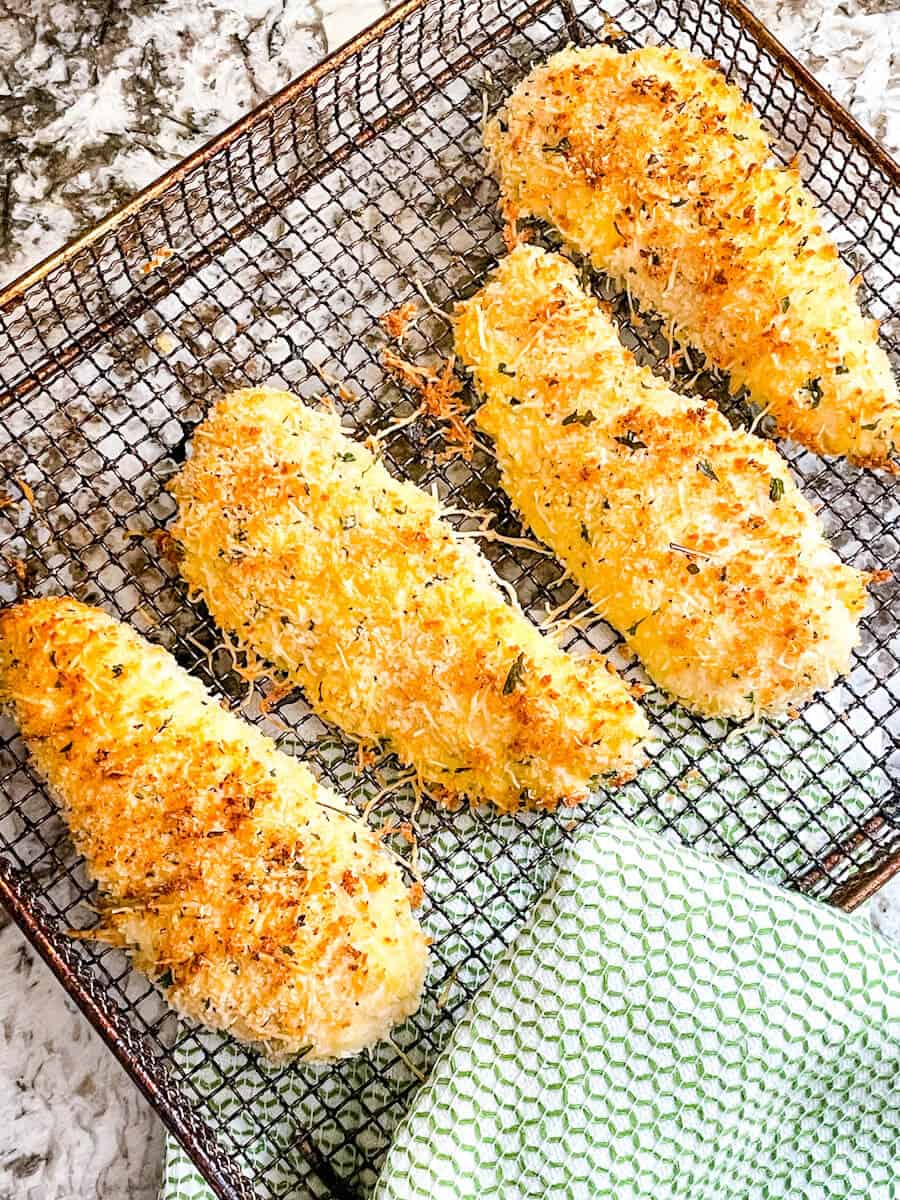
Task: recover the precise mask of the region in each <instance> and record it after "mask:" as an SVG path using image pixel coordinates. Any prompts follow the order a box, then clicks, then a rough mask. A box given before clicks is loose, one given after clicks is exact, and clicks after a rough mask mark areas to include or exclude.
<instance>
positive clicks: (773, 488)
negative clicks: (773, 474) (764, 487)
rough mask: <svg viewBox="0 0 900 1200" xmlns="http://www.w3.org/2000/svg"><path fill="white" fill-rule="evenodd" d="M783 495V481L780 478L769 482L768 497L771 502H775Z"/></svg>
mask: <svg viewBox="0 0 900 1200" xmlns="http://www.w3.org/2000/svg"><path fill="white" fill-rule="evenodd" d="M783 495H784V481H783V480H781V479H773V480H772V482H771V483H770V484H769V499H770V500H771V501H772V503H773V504H777V503H778V501H779V500H780V499H781V497H782V496H783Z"/></svg>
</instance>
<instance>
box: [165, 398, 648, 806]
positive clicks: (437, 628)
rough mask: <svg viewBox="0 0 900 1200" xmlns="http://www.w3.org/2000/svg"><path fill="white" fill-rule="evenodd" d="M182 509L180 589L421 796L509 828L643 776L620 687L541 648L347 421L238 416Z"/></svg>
mask: <svg viewBox="0 0 900 1200" xmlns="http://www.w3.org/2000/svg"><path fill="white" fill-rule="evenodd" d="M172 492H173V494H174V495H175V497H176V499H177V501H178V505H179V514H178V519H177V521H176V523H175V524H174V526H173V527H172V529H171V533H172V537H173V538H174V539H175V542H176V543H177V545H178V546H179V547H180V550H181V557H180V564H179V565H180V569H181V571H182V573H183V575H184V577H185V579H186V580H187V582H188V584H189V585H190V588H191V591H192V592H193V593H194V594H195V595H197V596H200V597H202V598H203V600H204V601H205V602H206V604H207V605H208V607H209V609H210V611H211V613H212V614H213V616H214V618H215V619H216V621H218V623H219V624H220V625H221V626H222V628H223V629H225V630H227V631H228V633H229V634H230V635H232V636H233V637H234V638H235V639H236V641H237V642H238V643H239V645H240V646H242V647H244V648H246V649H248V650H250V651H251V652H253V653H255V654H257V655H259V656H260V657H261V658H263V659H265V660H267V661H268V662H270V663H271V664H273V665H274V667H275V668H277V670H278V671H279V672H283V673H284V674H285V675H286V676H287V677H288V679H289V680H291V681H292V682H294V683H296V684H298V685H299V686H300V687H302V689H303V691H304V692H305V694H306V697H307V699H308V701H309V703H310V704H311V705H312V706H313V708H314V709H315V710H316V712H317V713H318V714H319V715H320V716H322V717H323V718H324V719H326V720H328V721H332V722H333V723H334V724H336V725H339V726H340V727H341V728H342V729H344V730H346V731H347V732H348V733H350V734H351V735H352V736H354V737H358V738H360V739H362V740H364V741H371V742H381V741H385V742H387V743H388V744H389V746H390V747H391V748H392V749H393V750H394V751H395V752H396V753H397V755H398V756H399V757H400V758H401V759H402V760H403V761H404V762H405V763H408V764H411V765H412V766H413V767H414V768H415V770H416V771H417V772H418V774H419V776H420V778H421V779H423V780H425V781H430V782H432V783H437V784H438V785H441V786H442V787H443V788H444V789H445V790H446V791H447V792H449V793H455V794H461V795H467V796H469V797H471V798H473V799H478V798H482V797H483V798H485V799H489V800H492V801H493V802H494V803H495V804H497V805H498V806H499V807H500V808H503V809H511V808H515V807H517V806H518V805H519V804H522V803H530V804H533V805H538V806H552V805H554V804H556V803H558V802H559V801H565V802H575V801H578V800H580V799H582V798H584V797H585V796H586V795H587V794H588V792H589V790H590V787H591V781H592V780H593V779H594V777H596V776H601V775H604V774H607V773H609V774H614V775H616V776H623V775H627V774H628V773H629V772H631V771H632V769H633V765H634V763H635V759H636V756H637V744H638V742H639V741H640V739H641V738H642V736H643V735H644V732H645V729H646V723H645V721H644V718H643V716H642V714H641V713H640V711H639V709H638V708H637V706H636V705H635V703H634V701H633V700H632V698H631V696H630V694H629V692H628V690H627V689H626V687H625V685H624V683H623V682H622V681H621V680H620V679H619V678H618V677H617V676H616V675H615V673H613V672H612V671H611V669H608V668H607V665H606V663H605V662H604V660H603V659H602V658H600V657H599V656H597V655H592V656H589V657H585V658H575V657H573V656H571V655H568V654H566V653H565V652H564V651H563V650H561V649H560V648H559V647H558V646H557V645H556V644H555V643H554V642H552V641H551V640H550V639H549V638H547V637H544V636H543V635H542V634H541V633H540V632H539V631H538V630H537V629H536V628H535V627H534V626H533V625H532V624H531V622H530V621H529V620H528V619H527V617H526V616H525V615H524V614H523V613H522V612H521V610H520V609H519V608H518V606H516V605H513V604H510V603H509V602H508V600H507V599H506V597H505V596H504V594H503V593H502V592H501V590H500V587H499V586H498V583H497V579H496V577H495V576H494V575H493V573H492V571H491V569H490V566H489V564H488V562H487V560H486V559H485V558H484V557H483V556H482V555H481V553H480V552H479V551H478V549H477V548H476V546H475V545H474V544H473V542H472V540H471V539H469V538H464V537H463V536H461V535H459V534H457V533H456V532H455V531H454V530H453V528H452V527H451V526H450V525H449V524H448V523H447V522H446V521H445V520H443V519H442V517H441V512H440V506H439V504H438V502H437V501H436V500H435V499H434V498H433V497H431V496H429V495H427V494H426V493H425V492H422V491H420V490H419V489H418V488H417V487H414V486H413V484H411V483H407V482H400V481H398V480H395V479H394V478H392V476H391V475H389V474H388V472H387V470H386V469H385V468H384V466H383V465H382V464H381V462H380V461H379V460H378V459H377V458H376V457H375V455H374V454H373V453H372V452H371V451H370V450H369V449H367V448H366V447H365V446H362V445H360V444H359V443H358V442H354V441H352V440H351V439H350V438H348V437H347V436H346V435H345V434H344V433H343V432H342V431H341V425H340V420H339V418H338V417H337V416H336V415H335V414H333V413H330V412H317V411H313V410H312V409H310V408H308V407H306V406H305V405H304V404H303V403H302V402H301V401H300V400H298V399H297V397H296V396H293V395H291V394H290V393H289V392H279V391H272V390H267V389H250V390H246V391H242V392H235V393H233V394H232V395H230V396H226V397H225V398H223V399H222V400H220V401H218V403H216V404H215V406H214V407H213V409H212V410H211V413H210V415H209V417H208V418H207V420H206V421H205V422H204V423H203V424H202V425H200V426H199V427H198V428H197V430H196V431H195V433H194V438H193V447H192V455H191V457H190V459H189V460H188V462H187V463H186V464H185V466H184V468H183V469H182V471H181V472H180V474H179V475H178V476H177V477H176V478H175V480H174V481H173V484H172Z"/></svg>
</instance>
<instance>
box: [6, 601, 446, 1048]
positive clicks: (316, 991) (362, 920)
mask: <svg viewBox="0 0 900 1200" xmlns="http://www.w3.org/2000/svg"><path fill="white" fill-rule="evenodd" d="M0 698H2V699H3V700H4V701H5V702H7V703H9V704H10V705H11V706H12V709H13V711H14V713H15V715H16V717H17V719H18V723H19V727H20V729H21V732H22V736H23V738H24V739H25V741H26V743H27V745H28V748H29V750H30V752H31V755H32V757H33V759H34V761H35V763H36V765H37V767H38V769H39V770H40V772H41V773H42V774H43V775H44V776H45V777H46V779H47V781H48V783H49V784H50V786H51V788H52V789H53V792H54V793H55V795H56V796H57V797H58V798H59V800H60V801H61V803H62V807H63V811H64V813H65V816H66V818H67V820H68V823H69V828H70V829H71V831H72V836H73V839H74V841H75V845H76V847H77V848H78V850H79V851H80V853H82V854H83V855H84V857H85V859H86V862H87V866H88V869H89V871H90V874H91V876H92V877H93V879H94V880H95V881H96V882H97V884H98V885H99V889H100V896H101V901H100V905H101V922H100V925H99V926H98V927H97V928H96V929H95V930H92V931H91V935H92V936H96V937H98V938H101V939H103V940H107V941H110V942H112V943H114V944H116V945H122V946H125V947H127V948H129V950H130V951H131V952H132V954H133V958H134V963H135V966H136V967H138V968H139V969H140V970H142V971H145V972H146V973H147V974H149V975H150V976H152V977H153V978H155V979H156V980H157V982H158V983H159V984H160V985H161V986H162V987H163V988H164V990H165V995H166V999H167V1000H168V1001H169V1003H170V1004H171V1005H172V1006H173V1007H174V1008H175V1009H177V1010H178V1011H179V1012H181V1013H182V1014H184V1015H185V1016H188V1017H192V1018H194V1019H195V1020H197V1021H199V1022H201V1023H202V1024H204V1025H207V1026H209V1027H211V1028H214V1029H221V1030H226V1031H228V1032H229V1033H231V1034H233V1035H234V1036H235V1037H237V1038H240V1039H241V1040H242V1041H245V1042H250V1043H255V1044H257V1045H260V1046H261V1047H262V1048H263V1049H264V1050H265V1051H266V1052H267V1053H269V1054H270V1055H272V1056H273V1057H282V1056H286V1055H293V1054H298V1053H303V1054H305V1056H306V1057H307V1058H309V1059H323V1058H326V1059H327V1058H333V1057H340V1056H343V1055H347V1054H353V1053H355V1052H356V1051H359V1050H361V1049H363V1047H365V1046H369V1045H371V1044H372V1043H373V1042H375V1041H377V1040H378V1039H379V1038H383V1037H386V1036H387V1034H388V1032H389V1031H390V1029H391V1027H392V1026H393V1025H394V1024H395V1023H396V1022H397V1021H400V1020H402V1019H403V1018H404V1017H406V1016H407V1015H409V1014H410V1013H412V1012H413V1011H414V1010H415V1009H416V1007H417V1005H418V1000H419V993H420V990H421V987H422V981H423V978H424V974H425V967H426V957H427V951H426V939H425V936H424V934H423V933H422V931H421V929H420V928H419V926H418V924H417V922H416V920H415V919H414V917H413V915H412V912H411V906H410V896H409V892H408V890H407V888H406V887H405V886H404V884H403V881H402V877H401V873H400V869H399V866H398V865H397V864H396V862H395V861H394V859H393V857H392V856H391V855H390V854H389V852H388V851H387V850H386V849H385V848H384V847H383V846H382V845H381V842H380V841H379V839H378V838H377V837H376V836H375V834H374V833H373V832H372V831H371V830H370V829H369V828H368V827H367V826H366V825H364V824H363V823H362V822H361V821H359V820H358V819H355V818H354V817H353V816H351V815H350V813H349V812H348V811H346V806H345V805H344V803H343V802H342V801H341V800H340V799H339V798H338V797H337V796H335V795H334V794H333V793H332V792H330V791H328V790H327V789H326V788H324V787H322V786H321V785H319V784H318V783H317V782H316V781H315V779H314V778H313V776H312V774H311V773H310V771H309V770H308V769H307V767H306V766H304V764H303V763H301V762H299V761H298V760H297V759H294V758H291V757H289V756H287V755H285V754H282V753H281V752H280V751H279V750H278V749H277V748H276V747H275V745H274V743H272V742H271V741H270V740H269V739H268V738H266V737H264V736H263V734H262V733H260V732H259V730H257V729H256V728H254V727H253V726H251V725H248V724H247V723H246V722H245V721H242V720H240V719H239V718H238V717H236V716H233V715H232V714H231V713H228V712H226V711H225V710H224V709H223V708H222V707H221V706H220V704H219V703H218V702H217V701H216V700H215V699H214V698H213V697H211V696H210V695H209V694H208V693H207V692H206V690H205V689H204V688H203V686H202V685H201V684H200V682H199V681H198V680H196V679H193V678H192V677H191V676H190V675H188V674H187V673H186V672H185V671H183V670H182V669H181V667H179V666H178V664H177V663H176V662H175V660H174V658H172V656H171V655H170V654H168V653H167V652H166V651H165V650H163V649H162V648H160V647H159V646H152V645H150V643H148V642H145V641H144V640H143V638H141V637H140V636H139V635H138V634H137V633H135V632H134V631H133V630H131V629H129V628H128V627H127V626H125V625H122V624H120V623H119V622H118V621H116V620H114V619H113V618H112V617H109V616H107V615H106V614H105V613H103V612H101V611H100V610H99V609H96V608H90V607H88V606H86V605H84V604H80V603H78V602H77V601H74V600H66V599H45V600H33V601H26V602H24V603H22V604H18V605H16V606H15V607H13V608H9V609H7V610H6V611H5V612H3V613H2V614H0Z"/></svg>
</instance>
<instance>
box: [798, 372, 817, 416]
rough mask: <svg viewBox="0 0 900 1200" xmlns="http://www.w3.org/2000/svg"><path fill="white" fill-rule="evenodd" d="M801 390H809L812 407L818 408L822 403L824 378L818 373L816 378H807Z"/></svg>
mask: <svg viewBox="0 0 900 1200" xmlns="http://www.w3.org/2000/svg"><path fill="white" fill-rule="evenodd" d="M800 390H801V391H804V392H809V394H810V398H811V400H812V404H811V405H810V407H811V408H818V407H819V405H820V404H821V403H822V380H821V377H820V376H818V375H816V377H815V378H814V379H807V381H806V383H805V384H804V385H803V387H802V388H801V389H800Z"/></svg>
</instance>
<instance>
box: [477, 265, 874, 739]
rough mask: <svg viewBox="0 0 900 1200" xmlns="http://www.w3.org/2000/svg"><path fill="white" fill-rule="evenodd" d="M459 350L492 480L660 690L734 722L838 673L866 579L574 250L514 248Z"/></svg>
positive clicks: (757, 447) (764, 449) (758, 442)
mask: <svg viewBox="0 0 900 1200" xmlns="http://www.w3.org/2000/svg"><path fill="white" fill-rule="evenodd" d="M456 350H457V354H458V355H459V357H460V359H461V360H462V362H463V363H464V364H465V365H466V366H467V367H469V369H470V370H471V371H472V373H473V375H474V377H475V379H476V381H477V384H478V387H479V388H480V390H481V392H482V393H483V394H484V396H485V403H484V405H483V406H482V407H481V408H480V409H479V411H478V414H477V418H476V419H477V422H478V424H479V425H480V427H481V428H482V429H483V430H484V431H485V432H486V433H488V434H489V435H490V436H491V437H492V438H493V439H494V443H495V446H496V451H497V461H498V463H499V465H500V470H501V481H502V484H503V487H504V488H505V489H506V491H507V492H508V493H509V495H510V497H511V498H512V500H513V503H514V504H515V505H516V507H517V508H518V509H519V511H520V512H521V513H522V514H523V516H524V518H525V520H526V521H527V522H528V523H529V524H530V525H531V527H532V528H533V529H534V530H535V532H536V533H537V534H538V536H539V537H541V538H542V539H543V540H544V541H545V542H546V543H547V544H548V545H549V546H550V547H551V548H552V549H553V550H554V552H555V553H556V554H557V555H558V556H559V558H560V559H561V560H562V561H563V562H564V563H565V564H566V566H567V567H568V568H569V570H570V572H571V573H572V575H573V577H574V578H575V579H576V580H577V581H578V582H579V583H580V584H581V585H582V586H583V587H584V588H585V589H586V591H587V593H588V595H589V596H590V598H591V600H592V601H593V603H594V605H595V606H596V608H597V610H598V611H599V612H600V613H601V615H602V616H604V617H606V618H607V619H608V620H609V621H610V622H611V623H612V624H613V625H615V627H616V628H617V629H618V630H619V631H620V632H621V633H622V634H623V635H624V636H625V637H626V638H627V641H628V644H629V645H630V646H631V647H632V648H633V649H634V651H635V652H636V653H637V654H638V655H639V657H640V658H641V660H642V661H643V663H644V665H645V667H646V669H647V672H648V674H649V675H650V676H651V677H652V678H653V679H654V680H655V681H656V682H657V683H658V684H659V685H660V686H661V687H663V688H665V689H666V690H667V691H668V692H670V693H671V694H672V695H674V696H677V697H678V698H679V699H680V700H681V701H683V702H684V703H685V704H686V705H689V706H690V707H691V708H694V709H696V710H697V711H698V712H701V713H705V714H711V715H715V714H720V715H724V716H728V717H745V716H748V715H750V714H753V713H774V712H780V711H782V710H784V709H787V708H789V707H790V706H791V705H793V704H796V703H798V702H799V701H801V700H803V699H805V698H807V697H808V696H809V695H810V694H811V693H812V692H814V691H817V690H819V689H821V688H827V687H829V686H830V685H831V684H832V683H833V682H834V679H835V677H836V676H837V675H839V674H841V673H842V672H844V671H846V670H847V667H848V661H849V658H850V652H851V650H852V648H853V646H854V645H855V643H856V641H857V637H858V623H859V619H860V617H861V615H862V613H863V609H864V607H865V603H866V591H865V578H866V577H865V576H864V575H862V574H860V572H858V571H855V570H853V569H852V568H850V567H847V566H844V565H843V564H842V563H841V562H840V561H839V559H838V557H837V555H836V554H835V553H834V552H833V551H832V550H831V549H830V548H829V546H828V544H827V543H826V541H825V539H824V537H823V535H822V530H821V527H820V525H819V521H818V519H817V518H816V516H815V514H814V513H813V511H812V509H811V508H810V506H809V504H808V503H807V502H806V500H805V499H804V498H803V496H802V495H801V494H800V492H799V490H798V489H797V487H796V485H795V484H794V482H793V480H792V478H791V475H790V473H789V471H788V469H787V467H786V465H785V463H784V462H783V460H782V459H781V457H780V456H779V454H778V453H777V452H776V451H775V450H774V448H773V447H772V446H771V444H770V443H768V442H766V441H765V440H763V439H762V438H757V437H754V436H753V435H752V434H749V433H744V432H742V431H738V430H733V429H732V428H731V426H730V425H729V423H728V422H727V421H726V420H725V418H724V417H723V416H722V415H721V414H720V413H719V411H718V409H717V408H716V407H715V405H714V404H711V403H708V402H704V401H702V400H698V399H697V398H691V397H686V396H681V395H679V394H677V393H676V392H673V391H672V390H671V389H669V388H668V387H667V386H666V385H665V384H664V383H663V382H662V380H660V379H658V378H656V376H654V375H653V374H652V373H651V372H650V371H649V370H648V369H646V368H644V367H640V366H638V364H637V363H636V362H635V360H634V358H633V356H632V355H631V353H630V352H629V351H627V350H626V349H624V347H623V346H622V344H621V342H620V341H619V338H618V335H617V332H616V329H615V327H614V325H613V323H612V321H611V319H610V318H609V317H608V316H607V315H606V313H605V312H604V311H603V309H602V308H601V307H600V305H599V304H598V303H597V301H596V299H594V298H593V297H592V296H589V295H587V294H586V293H585V292H584V291H583V290H582V288H581V286H580V284H579V280H578V274H577V272H576V269H575V268H574V267H573V265H572V264H571V263H570V262H569V261H568V259H565V258H563V257H561V256H560V255H557V254H548V253H546V252H544V251H543V250H539V249H537V248H536V247H532V246H527V245H521V246H519V247H518V248H517V249H515V250H514V251H513V252H512V253H511V254H510V255H509V256H508V257H507V258H506V259H504V260H503V261H502V262H501V264H500V266H499V267H498V268H497V270H496V272H495V273H494V275H493V277H492V278H491V280H490V281H489V283H488V284H487V285H486V286H485V287H484V288H483V289H482V291H480V292H479V293H478V294H477V295H476V296H474V297H473V298H472V299H471V300H469V301H467V302H466V303H464V304H462V305H460V306H459V308H458V310H457V320H456Z"/></svg>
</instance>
